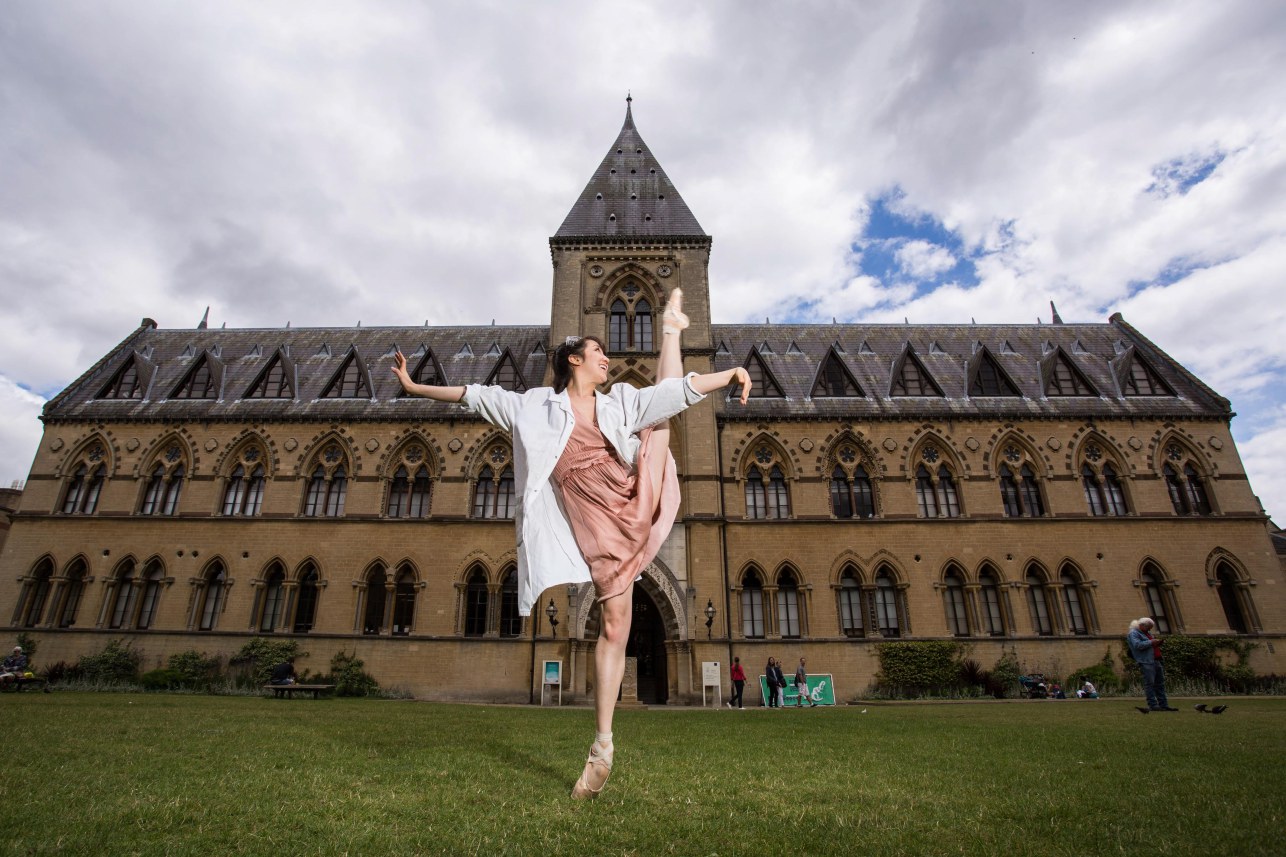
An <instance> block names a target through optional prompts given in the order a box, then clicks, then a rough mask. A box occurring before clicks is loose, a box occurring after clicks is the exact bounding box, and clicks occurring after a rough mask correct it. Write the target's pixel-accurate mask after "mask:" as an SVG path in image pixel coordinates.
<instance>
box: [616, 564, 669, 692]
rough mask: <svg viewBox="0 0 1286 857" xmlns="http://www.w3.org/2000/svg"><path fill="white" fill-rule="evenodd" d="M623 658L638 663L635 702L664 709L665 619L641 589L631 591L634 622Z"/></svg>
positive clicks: (666, 680)
mask: <svg viewBox="0 0 1286 857" xmlns="http://www.w3.org/2000/svg"><path fill="white" fill-rule="evenodd" d="M625 657H627V658H637V659H638V679H639V702H642V703H644V704H645V705H665V703H666V701H667V700H668V699H669V697H670V680H669V672H668V669H667V663H666V660H667V659H666V651H665V619H664V618H663V617H662V615H661V611H660V609H658V608H657V605H656V602H655V601H653V600H652V596H651V595H649V594H648V593H647V589H646V588H645V587H642V586H637V585H636V586H635V587H634V618H633V620H632V621H631V623H630V639H629V641H628V642H627V643H626V644H625Z"/></svg>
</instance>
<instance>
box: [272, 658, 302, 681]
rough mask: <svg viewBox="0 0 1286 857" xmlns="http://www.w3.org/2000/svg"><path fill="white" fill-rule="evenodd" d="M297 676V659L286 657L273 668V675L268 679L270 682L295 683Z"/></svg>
mask: <svg viewBox="0 0 1286 857" xmlns="http://www.w3.org/2000/svg"><path fill="white" fill-rule="evenodd" d="M297 678H298V676H297V675H295V659H294V658H286V659H285V660H284V661H282V662H281V663H279V664H277V665H276V666H275V667H273V668H272V677H271V678H269V679H268V684H277V685H288V684H294V683H295V679H297Z"/></svg>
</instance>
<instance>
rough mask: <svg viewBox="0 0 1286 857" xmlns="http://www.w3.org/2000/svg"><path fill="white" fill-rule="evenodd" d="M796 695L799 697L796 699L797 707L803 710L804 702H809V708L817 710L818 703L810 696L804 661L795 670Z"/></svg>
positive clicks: (801, 660) (800, 660) (800, 661)
mask: <svg viewBox="0 0 1286 857" xmlns="http://www.w3.org/2000/svg"><path fill="white" fill-rule="evenodd" d="M795 693H797V694H799V696H798V697H797V698H796V699H795V707H796V708H803V707H804V700H805V699H807V700H808V707H809V708H816V707H817V703H816V702H813V698H812V697H811V696H809V695H808V673H807V672H805V670H804V659H803V658H800V659H799V666H797V667H796V668H795Z"/></svg>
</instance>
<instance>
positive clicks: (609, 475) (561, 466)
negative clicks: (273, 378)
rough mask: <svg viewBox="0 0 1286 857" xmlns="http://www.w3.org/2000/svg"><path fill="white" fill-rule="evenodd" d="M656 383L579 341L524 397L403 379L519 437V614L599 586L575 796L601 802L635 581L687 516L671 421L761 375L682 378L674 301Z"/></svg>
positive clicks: (401, 360)
mask: <svg viewBox="0 0 1286 857" xmlns="http://www.w3.org/2000/svg"><path fill="white" fill-rule="evenodd" d="M661 322H662V327H663V335H662V337H661V353H660V357H659V358H658V360H657V382H656V384H655V385H654V386H651V387H648V388H646V389H643V390H638V389H635V388H634V387H632V386H630V385H629V384H616V385H613V387H612V388H611V390H610V391H608V392H607V393H602V392H598V389H597V388H598V387H599V385H601V384H605V383H606V382H607V370H608V366H609V365H610V361H609V358H608V355H607V353H606V351H605V350H604V346H603V343H602V341H601V340H600V339H598V338H597V337H594V336H582V337H574V336H573V337H568V338H567V341H566V342H564V343H563V344H562V345H559V346H558V348H556V349H555V350H554V354H553V369H554V378H553V386H552V387H537V388H535V389H532V390H528V391H527V392H525V393H515V392H513V391H511V390H506V389H504V388H503V387H499V386H496V385H486V386H484V385H481V384H469V385H468V386H459V387H439V386H432V385H426V384H417V383H415V382H414V381H413V380H412V379H411V376H410V374H409V373H408V372H407V370H406V357H404V356H403V355H402V353H401V352H398V353H397V354H396V355H395V357H394V365H393V374H394V375H396V376H397V378H398V380H399V381H401V383H402V388H403V389H404V390H405V391H406V392H407V393H408V394H410V395H413V396H424V397H426V398H429V399H433V400H435V401H439V402H458V403H460V404H461V405H463V406H464V407H465V408H466V409H468V410H470V411H472V412H473V413H475V414H477V415H478V416H480V417H482V418H483V419H485V420H486V421H487V422H490V423H492V424H493V425H496V426H499V427H500V428H502V429H504V430H505V431H507V432H509V434H510V436H511V437H512V438H513V450H514V464H515V470H516V473H515V485H514V490H515V493H516V494H517V496H518V502H517V504H516V507H515V513H514V523H515V526H516V528H517V531H518V612H519V613H520V614H521V615H523V616H527V615H530V613H531V607H532V604H533V603H534V602H535V600H536V598H537V597H538V596H539V595H540V593H542V592H543V591H544V590H546V589H548V588H549V587H551V586H554V585H557V584H562V583H583V582H589V581H592V582H593V584H594V589H595V594H596V595H597V600H598V604H599V607H600V609H601V610H602V624H601V626H600V630H599V636H598V643H597V645H596V646H595V648H594V667H595V675H596V676H597V681H596V682H595V687H594V717H595V723H596V725H597V735H596V736H595V739H594V742H593V743H592V744H591V745H590V750H589V759H588V760H587V761H586V762H585V769H584V771H583V772H582V773H581V775H580V778H579V779H578V780H577V781H576V785H575V786H574V787H573V788H572V797H573V798H575V799H583V798H588V797H595V796H597V795H598V794H599V793H600V792H601V791H602V790H603V787H604V786H605V785H606V784H607V778H608V775H609V774H610V773H611V771H612V761H613V758H614V755H615V747H614V745H613V743H612V715H613V714H614V713H615V710H616V697H617V694H618V693H619V692H620V688H621V678H622V676H623V675H624V673H625V644H626V641H627V640H628V638H629V633H630V619H631V616H632V612H633V611H632V606H633V595H634V579H635V578H636V577H638V575H639V574H640V573H642V571H643V568H644V567H645V566H646V565H647V564H648V563H649V562H651V561H652V558H653V557H655V556H656V552H657V550H658V549H659V548H660V546H661V543H662V542H663V541H664V540H665V538H666V536H667V535H669V532H670V528H671V527H672V526H673V524H674V517H675V514H676V512H677V511H678V508H679V480H678V475H677V472H676V470H675V464H674V458H673V456H671V455H670V449H669V442H670V430H669V427H668V425H666V420H668V419H669V418H670V417H672V416H675V415H676V414H678V413H680V412H681V411H683V410H684V409H686V408H688V407H689V406H691V405H693V404H696V403H697V402H699V401H701V400H702V399H704V398H705V397H706V395H707V394H709V393H713V392H714V391H715V390H718V389H721V388H723V387H726V386H728V385H729V384H732V383H734V382H736V383H737V384H739V385H740V386H741V397H740V399H741V403H742V404H745V403H746V399H747V398H748V397H749V395H750V374H749V373H748V372H746V370H745V369H744V368H741V367H737V368H736V369H729V370H726V371H724V372H714V373H709V374H705V375H699V374H697V373H695V372H691V373H688V375H687V376H686V377H684V376H683V357H682V354H681V352H680V347H679V338H680V336H681V334H682V332H683V331H684V329H686V328H687V326H688V317H687V316H686V315H684V314H683V294H682V292H681V291H680V290H679V289H675V290H674V291H672V292H671V293H670V299H669V303H668V304H667V305H666V308H665V313H664V315H662V317H661Z"/></svg>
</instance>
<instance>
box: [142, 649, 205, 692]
mask: <svg viewBox="0 0 1286 857" xmlns="http://www.w3.org/2000/svg"><path fill="white" fill-rule="evenodd" d="M219 666H220V663H219V659H218V658H210V657H206V654H205V652H198V651H196V650H195V649H188V650H187V651H186V652H179V653H178V654H175V655H170V659H169V662H168V667H169V669H168V670H158V672H174V673H176V674H177V675H178V676H179V679H180V685H179V686H180V687H188V688H199V689H202V690H208V689H209V688H210V686H211V685H212V684H213V683H214V682H215V680H216V679H218V678H219ZM144 678H146V676H144ZM144 686H145V687H146V684H145V685H144Z"/></svg>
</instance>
